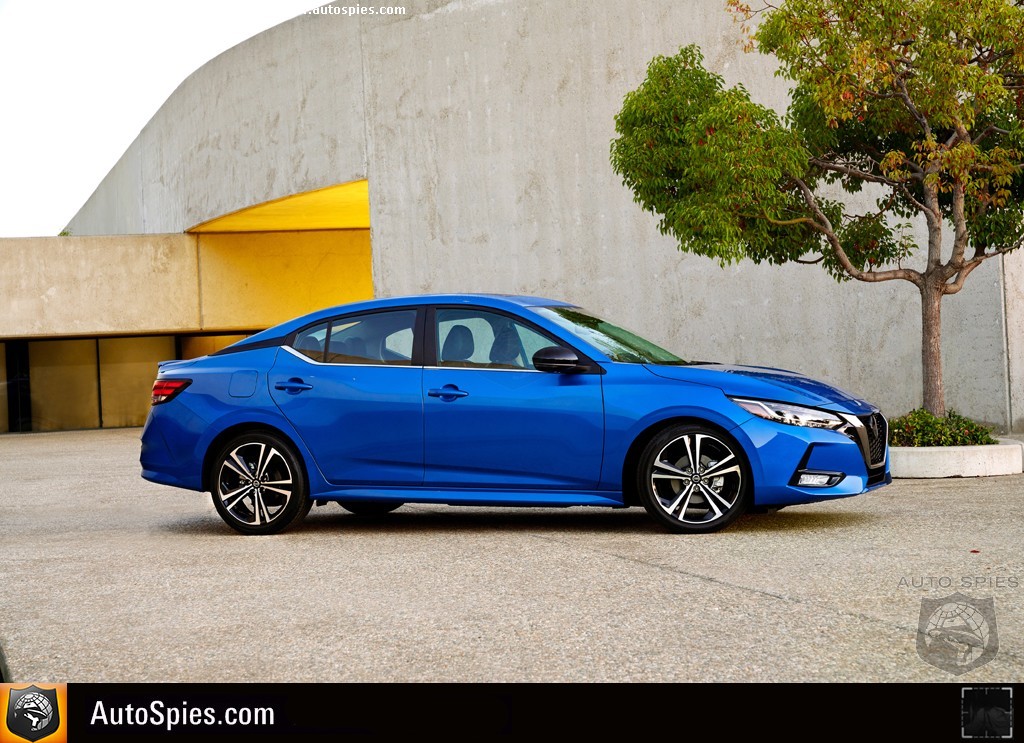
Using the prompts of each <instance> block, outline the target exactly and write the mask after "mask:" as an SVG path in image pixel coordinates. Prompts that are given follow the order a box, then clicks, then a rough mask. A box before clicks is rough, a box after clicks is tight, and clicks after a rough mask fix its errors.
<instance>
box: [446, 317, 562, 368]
mask: <svg viewBox="0 0 1024 743" xmlns="http://www.w3.org/2000/svg"><path fill="white" fill-rule="evenodd" d="M436 324H437V351H438V352H437V357H438V358H437V363H438V366H444V367H471V368H481V369H523V370H532V369H533V368H534V366H533V354H534V353H536V352H537V351H538V350H539V349H541V348H545V347H547V346H554V345H558V344H557V343H556V342H555V341H553V340H551V339H550V338H548V337H547V336H546V335H544V334H543V333H539V332H537V331H536V330H534V329H533V328H531V327H529V326H528V325H525V324H523V323H521V322H517V321H516V320H513V319H512V318H510V317H506V316H505V315H499V314H498V313H496V312H487V311H486V310H467V309H461V308H460V309H440V308H439V309H438V310H437V312H436Z"/></svg>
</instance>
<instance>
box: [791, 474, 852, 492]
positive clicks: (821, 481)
mask: <svg viewBox="0 0 1024 743" xmlns="http://www.w3.org/2000/svg"><path fill="white" fill-rule="evenodd" d="M844 477H846V475H845V474H843V473H842V472H821V471H819V470H798V471H797V473H796V483H794V484H795V485H796V486H797V487H798V488H830V487H832V486H833V485H836V484H838V483H839V481H840V480H842V479H843V478H844Z"/></svg>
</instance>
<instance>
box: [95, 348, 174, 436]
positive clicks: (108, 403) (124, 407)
mask: <svg viewBox="0 0 1024 743" xmlns="http://www.w3.org/2000/svg"><path fill="white" fill-rule="evenodd" d="M99 343H100V391H101V397H102V410H101V414H102V420H103V427H104V428H123V427H125V426H141V425H142V424H143V423H145V422H146V416H147V415H148V414H149V405H150V400H151V398H152V391H153V380H154V379H156V372H157V363H158V362H160V361H166V360H167V359H173V358H174V338H173V337H172V336H152V337H143V338H101V339H100V342H99Z"/></svg>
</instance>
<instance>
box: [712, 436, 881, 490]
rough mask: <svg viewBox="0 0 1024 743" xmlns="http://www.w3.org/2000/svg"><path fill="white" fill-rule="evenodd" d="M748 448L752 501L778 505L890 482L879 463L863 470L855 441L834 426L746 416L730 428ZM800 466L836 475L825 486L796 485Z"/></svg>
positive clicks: (861, 458) (861, 457) (861, 459)
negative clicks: (836, 476) (872, 467)
mask: <svg viewBox="0 0 1024 743" xmlns="http://www.w3.org/2000/svg"><path fill="white" fill-rule="evenodd" d="M732 433H733V434H734V435H735V436H736V437H737V438H739V439H741V441H740V443H741V444H743V446H744V449H746V450H747V451H748V452H753V456H752V457H751V462H750V466H751V469H752V470H753V476H754V505H757V506H784V505H796V504H800V503H814V502H817V501H824V500H831V499H834V498H844V497H848V496H851V495H860V494H861V493H865V492H867V491H869V490H874V489H875V488H879V487H883V486H885V485H888V484H889V483H891V482H892V476H891V475H890V473H889V453H888V450H887V451H886V455H885V465H884V468H876V469H872V470H869V469H868V465H867V463H866V462H865V459H864V453H863V451H862V449H861V447H860V446H858V444H857V443H855V442H854V441H853V440H852V439H850V438H848V437H847V436H846V435H844V434H842V433H839V432H838V431H830V430H827V429H823V428H807V427H804V426H791V425H786V424H783V423H776V422H773V421H768V420H764V419H763V418H757V417H754V418H751V419H750V420H748V421H746V422H745V423H743V424H742V425H740V426H739V427H738V428H736V429H734V430H733V432H732ZM800 471H813V472H828V473H838V474H841V475H842V478H841V479H840V480H839V482H837V483H835V484H834V485H831V486H829V487H800V486H798V485H796V483H797V481H798V479H799V476H798V473H799V472H800Z"/></svg>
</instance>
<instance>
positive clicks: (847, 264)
mask: <svg viewBox="0 0 1024 743" xmlns="http://www.w3.org/2000/svg"><path fill="white" fill-rule="evenodd" d="M793 182H794V183H796V185H797V187H798V188H799V189H800V192H801V193H802V194H803V197H804V202H805V203H806V204H807V207H808V208H809V209H810V210H811V211H812V212H813V213H814V215H815V217H816V218H817V221H814V220H812V221H811V223H810V224H811V226H812V227H813V228H814V229H816V230H817V231H818V232H820V233H821V234H822V235H824V236H825V239H826V240H828V243H829V245H831V246H832V250H833V251H834V252H835V254H836V258H837V259H839V264H840V265H841V266H842V267H843V270H844V271H846V273H847V274H849V275H850V276H851V277H852V278H855V279H857V280H858V281H867V282H872V283H873V282H878V281H892V280H893V279H903V280H904V281H909V282H910V283H912V284H914V285H915V286H921V285H922V284H923V282H924V277H923V276H922V275H921V274H920V273H918V272H917V271H914V270H913V269H910V268H893V269H889V270H887V271H878V272H877V273H876V272H874V271H861V270H860V269H859V268H857V267H856V266H855V265H853V262H852V261H850V257H849V256H848V255H847V254H846V251H845V250H843V246H842V244H841V243H840V242H839V238H838V237H836V233H835V230H834V229H833V228H832V223H831V222H829V219H828V217H826V216H825V214H824V212H822V211H821V208H820V207H819V206H818V200H817V199H815V198H814V192H813V191H811V189H810V187H809V186H808V185H807V184H806V183H804V181H803V180H802V179H800V178H794V179H793Z"/></svg>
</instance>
